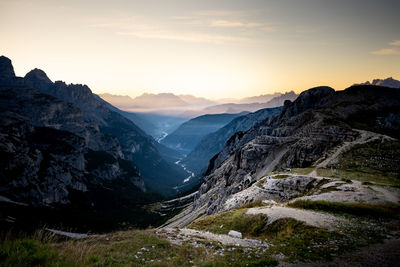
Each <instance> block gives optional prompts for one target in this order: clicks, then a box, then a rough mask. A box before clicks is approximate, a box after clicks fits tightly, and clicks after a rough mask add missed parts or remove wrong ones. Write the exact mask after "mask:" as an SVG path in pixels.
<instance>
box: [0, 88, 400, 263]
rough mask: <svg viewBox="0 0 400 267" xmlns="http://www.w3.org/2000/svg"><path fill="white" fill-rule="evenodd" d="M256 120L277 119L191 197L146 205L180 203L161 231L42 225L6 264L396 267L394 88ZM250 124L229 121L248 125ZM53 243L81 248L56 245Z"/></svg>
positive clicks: (312, 100) (212, 168) (155, 208)
mask: <svg viewBox="0 0 400 267" xmlns="http://www.w3.org/2000/svg"><path fill="white" fill-rule="evenodd" d="M259 112H267V114H268V113H271V112H272V113H274V114H275V115H272V114H270V116H267V118H266V119H264V120H262V121H261V122H258V123H256V124H255V125H253V127H251V128H249V129H248V130H247V131H244V132H239V133H236V134H234V136H233V137H232V138H230V139H229V140H228V142H227V143H226V145H225V147H224V148H223V149H222V151H221V152H220V153H219V154H218V155H217V156H216V157H214V158H213V159H212V161H211V163H210V165H209V167H208V170H207V176H206V177H205V181H204V183H203V184H202V185H201V187H200V188H199V190H198V191H197V192H194V193H192V194H190V195H187V196H181V197H179V198H177V199H173V200H168V201H164V202H158V203H153V204H151V205H148V206H147V209H148V210H149V211H150V212H152V213H153V214H154V216H159V215H160V214H162V213H164V212H171V211H175V212H176V211H179V210H180V209H181V208H182V207H185V208H184V209H183V210H182V211H181V212H179V213H178V214H177V215H176V216H175V217H173V218H171V219H170V220H168V221H167V223H165V224H164V225H163V226H162V227H159V228H157V229H148V230H141V231H140V230H130V231H122V232H114V233H107V234H103V235H86V234H76V233H69V232H62V231H61V232H60V231H57V230H53V229H48V230H46V232H49V233H47V234H46V233H45V234H43V233H42V234H41V235H36V237H31V238H30V239H24V240H21V241H20V240H17V241H13V240H6V241H5V242H4V244H5V249H7V250H6V251H7V252H6V253H7V255H10V256H8V257H7V258H5V259H4V260H5V261H6V263H8V264H11V265H12V264H15V263H16V262H20V263H21V262H29V260H30V259H31V258H30V257H34V256H36V255H37V254H41V255H46V256H43V257H40V262H41V263H42V264H46V262H47V263H50V262H51V263H55V262H56V263H57V264H58V265H77V266H81V265H93V264H96V265H114V264H120V265H133V266H142V265H149V266H159V265H162V266H186V265H188V266H189V265H190V266H191V265H192V264H196V265H199V266H202V265H205V266H208V265H211V266H276V265H278V264H279V265H283V266H286V265H289V266H304V265H309V264H311V265H312V266H321V265H323V266H355V265H356V266H358V265H360V266H364V265H370V264H374V265H378V266H393V265H396V264H397V262H398V260H399V259H400V255H399V254H398V246H399V244H400V236H399V235H398V230H399V229H400V207H399V201H400V189H399V173H400V169H399V166H400V164H399V163H400V162H399V158H400V154H399V151H400V149H399V148H400V141H399V140H398V137H399V133H400V125H399V124H398V122H399V120H398V118H399V115H400V113H399V112H400V92H399V90H398V89H391V88H385V87H377V86H354V87H351V88H348V89H346V90H345V91H339V92H335V91H334V90H333V89H332V88H329V87H318V88H313V89H310V90H308V91H305V92H303V93H302V94H301V95H300V96H299V97H298V98H297V99H296V100H295V101H294V102H289V101H286V102H285V105H284V107H282V108H279V109H273V110H264V111H259ZM255 114H256V113H253V114H248V115H246V116H249V115H253V116H254V115H255ZM258 114H260V113H258ZM264 115H265V114H264ZM271 115H272V116H271ZM366 115H367V116H366ZM246 116H242V117H239V118H237V119H236V120H239V119H241V120H243V122H246V123H249V124H251V123H250V122H251V119H250V118H247V119H246ZM234 121H235V120H234ZM10 205H11V204H10ZM59 235H63V236H65V235H67V236H72V237H74V238H78V240H66V241H61V242H60V241H55V240H57V238H56V236H59ZM38 236H39V238H38ZM25 244H31V245H29V246H27V245H25ZM32 246H34V247H35V250H32V249H31V247H32ZM17 252H18V253H17ZM21 252H26V253H21ZM30 255H33V256H30ZM76 255H79V257H78V256H76ZM1 260H2V259H0V261H1ZM4 260H3V263H4Z"/></svg>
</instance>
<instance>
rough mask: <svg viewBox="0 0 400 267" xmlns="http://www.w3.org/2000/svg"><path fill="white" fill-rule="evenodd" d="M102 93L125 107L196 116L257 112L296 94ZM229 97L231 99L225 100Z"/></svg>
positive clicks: (126, 108) (289, 98)
mask: <svg viewBox="0 0 400 267" xmlns="http://www.w3.org/2000/svg"><path fill="white" fill-rule="evenodd" d="M99 96H100V97H102V98H103V99H104V100H106V101H108V102H109V103H111V104H112V105H114V106H116V107H119V108H121V109H123V110H126V111H131V112H140V113H155V114H161V115H173V116H180V117H185V118H193V117H198V116H201V115H205V114H221V113H240V112H243V111H247V112H254V111H257V110H259V109H262V108H267V107H276V106H281V105H283V102H284V101H285V100H294V99H295V98H296V97H297V94H295V93H294V92H293V91H291V92H287V93H274V94H265V95H260V96H254V97H247V98H243V99H227V100H222V101H218V100H216V101H212V100H208V99H205V98H200V97H195V96H192V95H174V94H172V93H162V94H147V93H145V94H143V95H141V96H138V97H136V98H134V99H132V98H130V97H129V96H115V95H111V94H100V95H99ZM228 100H229V102H226V101H228Z"/></svg>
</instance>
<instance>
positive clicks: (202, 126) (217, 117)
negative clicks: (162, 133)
mask: <svg viewBox="0 0 400 267" xmlns="http://www.w3.org/2000/svg"><path fill="white" fill-rule="evenodd" d="M241 115H243V114H240V113H239V114H213V115H203V116H200V117H196V118H194V119H191V120H189V121H187V122H185V123H183V124H182V125H181V126H179V127H178V129H176V130H175V131H174V132H173V133H171V134H169V135H167V136H166V137H165V138H164V139H163V140H161V143H162V144H164V145H166V146H168V147H170V148H173V149H176V150H180V151H182V152H184V153H189V152H190V151H192V149H193V148H194V147H195V146H196V145H197V144H198V143H199V141H200V140H201V139H202V138H203V137H204V136H206V135H207V134H209V133H212V132H215V131H216V130H218V129H220V128H221V127H223V126H225V125H226V124H227V123H229V122H230V121H231V120H233V119H234V118H236V117H238V116H241Z"/></svg>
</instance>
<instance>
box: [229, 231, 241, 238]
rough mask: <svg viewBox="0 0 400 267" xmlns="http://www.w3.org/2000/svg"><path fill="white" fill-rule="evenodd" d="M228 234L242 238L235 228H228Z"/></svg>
mask: <svg viewBox="0 0 400 267" xmlns="http://www.w3.org/2000/svg"><path fill="white" fill-rule="evenodd" d="M228 235H230V236H232V237H236V238H242V233H241V232H238V231H235V230H230V231H229V233H228Z"/></svg>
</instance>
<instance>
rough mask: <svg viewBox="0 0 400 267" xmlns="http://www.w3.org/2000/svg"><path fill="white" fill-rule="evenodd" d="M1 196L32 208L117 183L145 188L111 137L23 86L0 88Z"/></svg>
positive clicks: (65, 105) (55, 101)
mask: <svg viewBox="0 0 400 267" xmlns="http://www.w3.org/2000/svg"><path fill="white" fill-rule="evenodd" d="M0 107H1V108H0V114H1V116H0V124H1V128H0V145H1V147H0V154H1V159H2V160H1V167H0V169H1V172H0V177H1V181H0V188H1V195H5V196H7V197H9V198H11V199H14V200H17V201H20V202H24V203H29V204H32V205H38V206H40V205H49V204H68V203H70V202H71V199H70V198H69V197H70V192H72V191H79V192H82V193H84V192H87V191H88V190H90V189H92V188H93V187H98V186H106V184H107V186H110V184H111V187H112V184H113V183H114V182H115V181H117V180H121V181H124V182H125V183H126V186H127V187H128V188H129V187H130V189H131V191H132V193H133V192H136V193H138V194H139V195H142V193H140V191H141V190H142V191H143V190H145V188H144V183H143V180H142V179H141V178H140V176H139V173H138V171H137V169H136V167H135V166H134V165H133V163H132V162H129V161H127V160H125V159H124V156H123V154H122V151H121V147H120V145H119V143H118V141H117V140H116V138H114V137H112V136H109V135H104V134H102V133H101V132H100V131H99V130H98V128H96V125H93V124H91V123H86V122H85V121H84V120H83V117H82V113H81V112H80V110H79V109H77V108H76V107H74V106H73V105H71V104H68V103H65V102H62V101H60V100H58V99H56V98H54V97H51V96H49V95H45V94H41V93H39V92H37V91H36V90H34V89H30V88H27V87H9V86H6V87H0Z"/></svg>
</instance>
